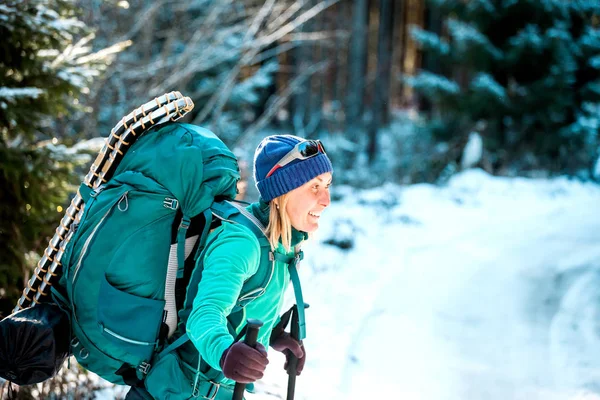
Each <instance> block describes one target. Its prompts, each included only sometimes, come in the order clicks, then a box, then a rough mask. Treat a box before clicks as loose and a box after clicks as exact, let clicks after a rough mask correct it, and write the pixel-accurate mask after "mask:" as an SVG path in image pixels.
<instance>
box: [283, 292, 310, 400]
mask: <svg viewBox="0 0 600 400" xmlns="http://www.w3.org/2000/svg"><path fill="white" fill-rule="evenodd" d="M307 308H308V304H307V303H304V309H307ZM290 336H291V337H292V338H293V339H295V340H298V337H299V336H300V325H299V320H298V306H297V305H294V307H293V309H292V326H291V327H290ZM300 344H302V343H300ZM297 368H298V357H296V356H295V355H294V354H293V353H291V352H290V356H289V359H288V367H287V373H288V387H287V397H286V399H287V400H294V393H295V391H296V369H297Z"/></svg>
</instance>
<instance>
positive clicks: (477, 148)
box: [460, 132, 483, 169]
mask: <svg viewBox="0 0 600 400" xmlns="http://www.w3.org/2000/svg"><path fill="white" fill-rule="evenodd" d="M482 155H483V139H482V138H481V136H480V135H479V134H478V133H477V132H471V133H470V134H469V140H468V141H467V144H466V145H465V148H464V149H463V152H462V157H461V160H460V164H461V168H462V169H467V168H471V167H473V166H475V165H476V164H477V163H478V162H479V161H481V156H482Z"/></svg>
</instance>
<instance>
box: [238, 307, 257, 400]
mask: <svg viewBox="0 0 600 400" xmlns="http://www.w3.org/2000/svg"><path fill="white" fill-rule="evenodd" d="M246 326H247V327H248V331H247V332H246V339H244V343H246V344H247V345H248V346H250V347H253V348H254V347H256V340H257V339H258V330H259V329H260V327H261V326H263V323H262V321H260V320H258V319H252V318H249V319H248V320H247V321H246ZM244 390H246V384H245V383H239V382H236V384H235V388H234V390H233V397H232V400H243V398H244Z"/></svg>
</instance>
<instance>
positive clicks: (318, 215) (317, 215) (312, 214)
mask: <svg viewBox="0 0 600 400" xmlns="http://www.w3.org/2000/svg"><path fill="white" fill-rule="evenodd" d="M308 215H310V216H311V217H315V218H319V217H320V216H321V214H315V213H311V212H309V213H308Z"/></svg>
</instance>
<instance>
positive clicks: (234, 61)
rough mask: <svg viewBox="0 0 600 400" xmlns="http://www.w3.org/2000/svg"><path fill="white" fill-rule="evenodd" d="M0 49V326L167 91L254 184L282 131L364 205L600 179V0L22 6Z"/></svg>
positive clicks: (4, 25)
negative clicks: (313, 153)
mask: <svg viewBox="0 0 600 400" xmlns="http://www.w3.org/2000/svg"><path fill="white" fill-rule="evenodd" d="M0 37H2V41H0V315H8V314H9V313H10V311H11V310H12V308H13V307H14V304H15V302H16V300H17V299H18V297H19V295H20V293H21V290H22V288H23V286H24V283H25V282H26V281H27V280H28V279H29V277H30V276H31V273H32V271H33V268H34V267H35V265H36V263H37V261H38V260H39V258H40V256H41V254H42V252H43V251H44V249H45V248H46V246H47V244H48V240H49V239H50V237H51V236H52V235H53V234H54V229H55V228H56V226H57V223H58V221H59V219H60V218H61V216H62V215H63V214H64V210H65V209H66V206H67V205H68V202H69V200H70V198H71V197H72V196H73V194H74V192H75V191H76V188H77V186H78V184H79V182H80V181H81V177H82V175H83V173H84V171H86V170H87V168H89V165H90V161H91V159H92V157H93V154H94V149H96V150H98V149H99V146H100V145H101V144H102V142H101V140H100V139H98V138H104V137H106V136H108V134H109V133H110V130H111V128H112V127H113V126H114V125H115V124H116V123H117V122H119V121H120V120H121V118H122V117H123V116H124V115H125V114H127V113H129V112H130V111H131V110H132V109H134V108H136V107H138V106H139V105H141V104H143V103H145V102H147V101H149V100H151V99H152V98H154V97H156V96H160V95H162V94H164V93H166V92H169V91H172V90H178V91H180V92H181V93H183V94H184V95H186V96H189V97H190V98H191V99H192V100H193V101H194V103H195V108H194V109H193V111H192V112H190V114H189V115H188V116H186V118H185V122H190V123H194V124H198V125H202V126H205V127H207V128H209V129H211V130H213V131H214V132H215V133H217V134H218V135H219V136H220V137H221V138H222V139H223V140H224V141H225V142H226V143H227V144H228V145H229V146H230V147H231V148H232V149H234V150H235V152H236V154H237V155H238V156H239V158H240V164H241V166H242V168H243V172H244V174H245V177H246V178H248V177H249V175H250V174H251V168H250V166H251V162H252V160H251V156H252V150H253V148H254V147H255V145H256V143H258V141H259V140H260V138H262V137H264V136H265V135H267V134H270V133H275V132H277V133H292V134H297V135H300V136H304V137H308V138H319V139H321V140H323V141H324V143H325V144H326V147H327V150H328V152H329V154H330V155H331V158H332V159H333V162H334V165H335V168H336V183H344V184H349V185H352V186H354V187H358V188H365V187H374V186H379V185H381V184H383V183H385V182H395V183H399V184H411V183H418V182H431V183H436V184H439V185H444V183H445V182H447V180H448V179H449V178H450V177H451V176H453V174H455V173H457V172H459V171H461V170H463V169H465V168H470V167H474V166H476V167H480V168H482V169H484V170H486V171H487V172H489V173H491V174H495V175H502V176H535V177H546V176H553V175H568V176H571V177H572V178H573V179H580V180H596V181H597V180H598V179H599V178H600V162H599V155H600V147H599V145H600V143H599V139H598V129H599V127H600V5H599V4H598V2H597V1H595V0H576V1H575V0H573V1H563V0H431V1H426V0H370V1H369V0H303V1H292V0H282V1H275V0H266V1H256V0H238V1H233V0H231V1H229V0H194V1H186V2H180V1H175V0H157V1H151V0H131V1H124V0H121V1H117V0H111V1H101V0H30V1H11V0H8V1H5V2H3V3H2V4H0ZM250 182H251V180H250ZM246 188H247V193H245V194H246V198H247V199H249V200H253V196H256V193H255V192H253V188H252V185H251V184H250V185H247V186H246ZM334 195H335V192H334Z"/></svg>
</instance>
